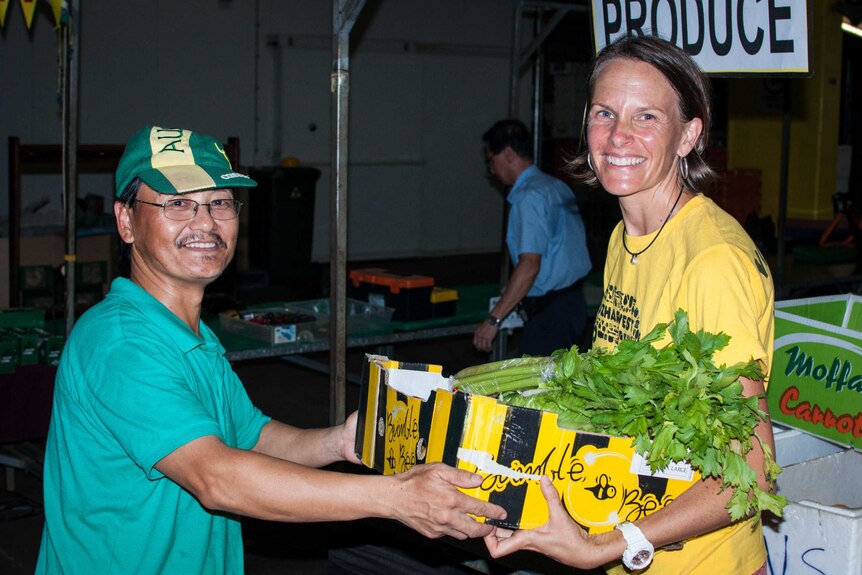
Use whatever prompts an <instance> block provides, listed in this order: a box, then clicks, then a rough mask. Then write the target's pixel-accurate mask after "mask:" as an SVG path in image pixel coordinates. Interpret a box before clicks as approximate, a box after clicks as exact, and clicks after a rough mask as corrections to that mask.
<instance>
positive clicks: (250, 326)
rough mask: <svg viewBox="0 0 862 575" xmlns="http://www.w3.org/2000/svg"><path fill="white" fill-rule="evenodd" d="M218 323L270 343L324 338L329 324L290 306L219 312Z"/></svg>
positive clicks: (233, 330)
mask: <svg viewBox="0 0 862 575" xmlns="http://www.w3.org/2000/svg"><path fill="white" fill-rule="evenodd" d="M219 323H220V325H221V327H222V329H224V330H225V331H230V332H233V333H238V334H240V335H243V336H246V337H250V338H254V339H259V340H261V341H264V342H266V343H268V344H270V345H278V344H281V343H293V342H295V341H314V340H316V339H323V338H324V337H325V336H326V329H327V328H328V320H325V319H323V318H321V317H320V316H318V315H316V314H313V313H311V312H308V311H305V310H297V309H294V308H292V307H289V306H280V307H272V308H260V309H253V310H245V311H241V312H238V313H237V312H234V313H221V314H219Z"/></svg>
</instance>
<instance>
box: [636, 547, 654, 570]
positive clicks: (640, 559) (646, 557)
mask: <svg viewBox="0 0 862 575" xmlns="http://www.w3.org/2000/svg"><path fill="white" fill-rule="evenodd" d="M651 558H652V553H650V551H649V549H641V550H640V551H638V552H637V553H635V555H634V557H632V565H634V566H636V567H642V566H644V565H647V564H648V563H649V562H650V559H651Z"/></svg>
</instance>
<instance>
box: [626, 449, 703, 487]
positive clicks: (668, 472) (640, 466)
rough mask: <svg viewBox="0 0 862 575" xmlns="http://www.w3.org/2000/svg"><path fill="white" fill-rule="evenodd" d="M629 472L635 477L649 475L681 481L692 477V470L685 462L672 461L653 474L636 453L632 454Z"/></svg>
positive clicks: (645, 461)
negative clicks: (635, 475)
mask: <svg viewBox="0 0 862 575" xmlns="http://www.w3.org/2000/svg"><path fill="white" fill-rule="evenodd" d="M629 471H631V472H632V473H635V474H637V475H651V476H652V477H662V478H664V479H682V480H683V481H691V480H692V478H693V477H694V470H693V469H692V468H691V464H690V463H688V462H687V461H672V462H671V464H670V465H668V466H667V467H665V468H664V469H661V470H659V471H656V472H655V473H653V472H652V471H651V470H650V467H649V463H647V460H646V459H645V458H644V457H643V456H641V455H639V454H638V453H633V454H632V466H631V468H630V469H629Z"/></svg>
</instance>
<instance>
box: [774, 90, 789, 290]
mask: <svg viewBox="0 0 862 575" xmlns="http://www.w3.org/2000/svg"><path fill="white" fill-rule="evenodd" d="M792 90H793V80H790V79H785V80H784V115H783V117H782V122H781V174H780V178H779V184H778V224H777V226H776V228H777V235H778V238H777V240H778V245H777V246H776V247H777V251H778V255H777V257H776V261H775V289H776V291H778V292H779V293H783V290H784V253H785V251H786V246H785V241H784V235H785V234H784V232H785V229H786V228H787V191H788V177H789V176H788V175H789V172H790V122H791V119H792V107H793V97H792V96H793V95H792Z"/></svg>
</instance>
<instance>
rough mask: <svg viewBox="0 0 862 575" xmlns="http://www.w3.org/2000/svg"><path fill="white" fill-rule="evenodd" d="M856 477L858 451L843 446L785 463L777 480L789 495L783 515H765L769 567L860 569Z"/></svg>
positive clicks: (861, 513)
mask: <svg viewBox="0 0 862 575" xmlns="http://www.w3.org/2000/svg"><path fill="white" fill-rule="evenodd" d="M859 477H862V454H860V453H857V452H855V451H852V450H846V449H845V450H843V451H841V452H838V453H833V454H831V455H827V456H825V457H820V458H816V459H812V460H808V461H804V462H801V463H797V464H793V465H788V466H787V467H785V468H784V470H783V471H782V473H781V475H779V476H778V482H777V487H778V494H779V495H784V496H785V497H787V498H788V499H789V503H788V505H787V507H785V508H784V517H783V520H781V521H780V522H779V521H773V520H770V518H769V517H767V516H765V518H764V528H763V537H764V540H765V541H766V547H767V550H768V552H769V563H770V565H771V566H772V571H771V573H775V574H776V575H779V574H780V575H783V574H792V573H841V574H842V575H862V492H860V490H859V486H858V483H859V482H858V478H859ZM773 519H774V518H773Z"/></svg>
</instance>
